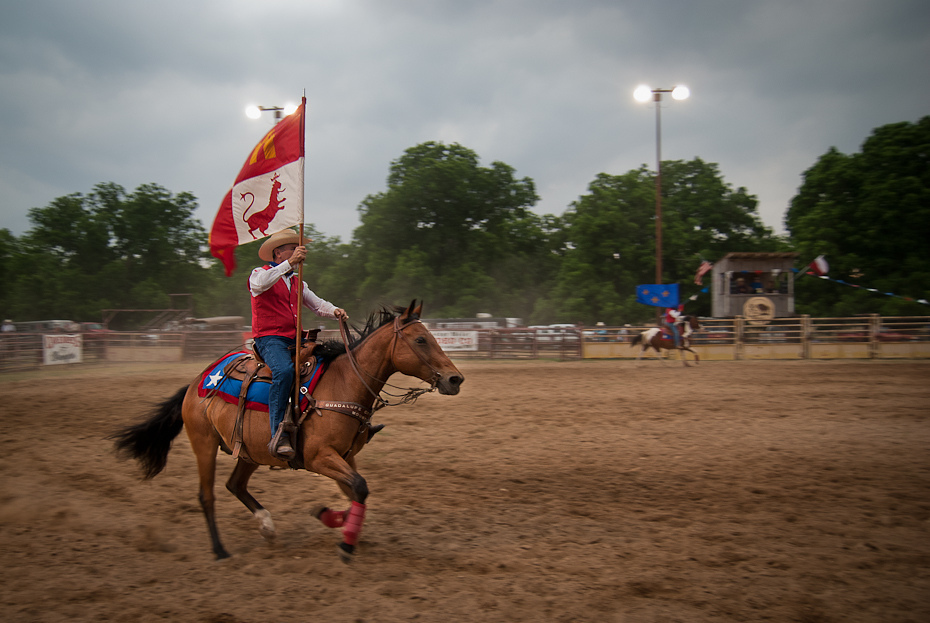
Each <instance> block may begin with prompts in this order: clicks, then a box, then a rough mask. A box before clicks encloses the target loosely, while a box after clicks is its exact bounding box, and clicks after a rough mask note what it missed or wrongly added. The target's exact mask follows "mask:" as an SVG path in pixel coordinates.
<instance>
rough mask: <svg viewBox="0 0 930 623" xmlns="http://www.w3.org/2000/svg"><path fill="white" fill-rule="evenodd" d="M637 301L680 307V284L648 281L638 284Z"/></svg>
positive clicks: (658, 305) (656, 305) (660, 305)
mask: <svg viewBox="0 0 930 623" xmlns="http://www.w3.org/2000/svg"><path fill="white" fill-rule="evenodd" d="M636 302H637V303H642V304H643V305H652V306H653V307H678V284H677V283H666V284H661V283H648V284H645V285H640V286H636Z"/></svg>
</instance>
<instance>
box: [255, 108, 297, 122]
mask: <svg viewBox="0 0 930 623" xmlns="http://www.w3.org/2000/svg"><path fill="white" fill-rule="evenodd" d="M295 110H297V106H296V105H295V104H288V105H287V106H246V107H245V116H246V117H248V118H249V119H258V118H259V117H261V116H262V113H263V112H265V111H271V112H273V113H274V122H275V124H277V123H278V122H279V121H281V119H283V118H284V117H286V116H287V115H289V114H291V113H293V112H294V111H295Z"/></svg>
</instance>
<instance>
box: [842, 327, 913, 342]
mask: <svg viewBox="0 0 930 623" xmlns="http://www.w3.org/2000/svg"><path fill="white" fill-rule="evenodd" d="M836 339H837V340H840V341H841V342H868V341H869V329H868V327H864V326H860V327H854V328H853V329H852V330H850V331H837V332H836ZM875 339H876V340H878V341H879V342H908V341H911V340H914V339H916V336H914V335H910V334H907V333H900V332H898V331H894V330H892V329H891V328H890V327H887V326H885V325H882V326H880V327H879V328H878V331H876V332H875Z"/></svg>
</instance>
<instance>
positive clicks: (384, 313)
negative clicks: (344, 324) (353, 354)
mask: <svg viewBox="0 0 930 623" xmlns="http://www.w3.org/2000/svg"><path fill="white" fill-rule="evenodd" d="M404 311H406V310H405V308H404V307H400V306H389V305H385V306H382V307H381V309H379V310H375V311H373V312H371V314H369V316H368V319H367V320H366V321H365V325H364V326H362V327H361V328H359V327H358V325H354V324H350V325H349V329H350V330H349V350H352V349H354V348H355V347H356V346H358V345H359V344H360V343H361V342H362V340H364V339H365V338H366V337H368V336H369V335H371V334H372V333H374V332H375V331H376V330H377V329H380V328H381V327H383V326H384V325H386V324H388V323H389V322H394V318H396V317H397V316H399V315H400V314H402V313H403V312H404ZM353 332H354V334H353ZM345 352H346V347H345V344H344V343H343V342H342V340H338V339H328V340H323V341H322V342H320V343H319V344H318V345H317V347H316V348H315V349H314V350H313V354H314V355H316V356H317V357H322V358H324V359H334V358H336V357H338V356H339V355H342V354H343V353H345Z"/></svg>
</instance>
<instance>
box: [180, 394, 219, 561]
mask: <svg viewBox="0 0 930 623" xmlns="http://www.w3.org/2000/svg"><path fill="white" fill-rule="evenodd" d="M200 415H201V416H202V415H203V413H202V412H201V413H200ZM184 423H185V426H184V428H185V429H186V430H187V437H188V439H190V442H191V449H192V450H193V451H194V456H195V457H196V459H197V473H198V474H199V475H200V493H199V496H198V497H199V499H200V507H201V508H202V509H203V514H204V517H205V518H206V520H207V529H208V530H209V531H210V542H211V543H212V544H213V553H214V554H215V555H216V558H217V560H219V559H222V558H229V552H227V551H226V548H225V547H223V543H222V542H221V541H220V534H219V531H218V530H217V529H216V495H215V494H214V492H213V485H214V483H215V478H216V451H217V450H218V449H219V447H220V437H219V434H218V433H217V432H216V430H215V429H214V428H213V427H212V426H210V425H209V423H207V422H206V420H205V419H197V418H195V417H194V416H193V415H190V416H189V415H188V414H187V413H185V420H184Z"/></svg>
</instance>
